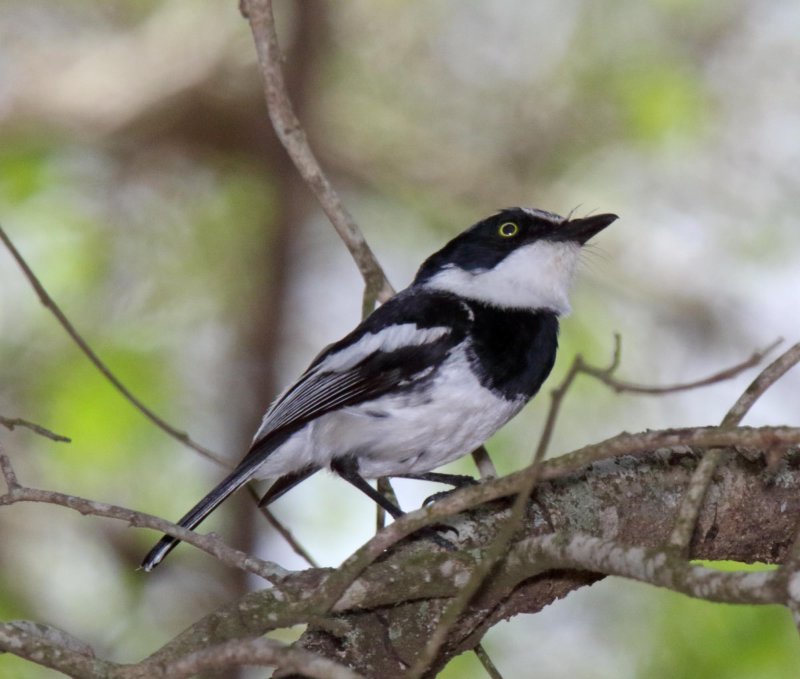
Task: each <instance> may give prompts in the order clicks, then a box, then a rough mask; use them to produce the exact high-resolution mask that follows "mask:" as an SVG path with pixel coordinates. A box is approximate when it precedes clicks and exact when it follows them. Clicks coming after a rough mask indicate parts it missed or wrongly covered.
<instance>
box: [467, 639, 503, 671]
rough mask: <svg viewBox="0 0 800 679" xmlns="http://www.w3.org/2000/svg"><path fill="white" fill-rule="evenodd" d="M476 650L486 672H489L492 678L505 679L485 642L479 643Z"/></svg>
mask: <svg viewBox="0 0 800 679" xmlns="http://www.w3.org/2000/svg"><path fill="white" fill-rule="evenodd" d="M474 650H475V655H476V656H478V660H480V663H481V665H483V669H485V670H486V674H488V675H489V677H490V678H491V679H503V675H502V674H500V670H498V669H497V666H496V665H495V664H494V662H493V661H492V659H491V658H490V657H489V654H488V653H487V652H486V649H485V648H484V647H483V644H478V645H477V646H476V647H475V649H474Z"/></svg>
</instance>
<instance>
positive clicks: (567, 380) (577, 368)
mask: <svg viewBox="0 0 800 679" xmlns="http://www.w3.org/2000/svg"><path fill="white" fill-rule="evenodd" d="M782 341H783V340H780V339H779V340H776V341H775V342H773V343H772V344H770V345H769V346H768V347H766V348H765V349H761V350H757V351H754V352H753V353H752V354H751V355H750V356H749V357H748V358H746V359H745V360H744V361H742V362H741V363H737V364H736V365H733V366H731V367H730V368H726V369H725V370H721V371H720V372H717V373H714V374H713V375H709V376H708V377H704V378H702V379H699V380H695V381H692V382H684V383H680V384H672V385H667V386H654V385H644V384H634V383H633V382H625V381H622V380H618V379H616V378H615V377H614V373H615V372H616V371H617V368H619V365H620V359H621V355H622V339H621V337H620V335H619V334H618V333H615V334H614V353H613V356H612V358H611V363H610V364H609V365H608V366H607V367H605V368H600V367H597V366H593V365H590V364H589V363H587V362H586V361H585V359H584V358H583V356H581V355H580V354H578V355H577V356H575V359H574V360H573V361H572V365H571V366H570V368H569V370H568V371H567V374H566V376H565V377H564V380H563V381H562V382H561V384H560V385H559V386H558V387H556V388H555V389H553V390H552V392H551V393H550V397H551V401H550V409H549V410H548V413H547V418H546V420H545V424H544V428H543V429H542V435H541V438H540V439H539V445H538V447H537V452H536V455H537V456H538V457H541V458H543V457H544V455H545V454H546V452H547V448H548V446H549V445H550V442H551V440H552V437H553V431H554V430H555V425H556V420H557V419H558V415H559V413H560V410H561V405H562V404H563V401H564V398H565V397H566V395H567V392H569V390H570V388H571V387H572V384H573V382H574V381H575V378H577V377H578V375H580V374H585V375H589V376H590V377H594V378H595V379H596V380H598V381H600V382H601V383H602V384H605V385H606V386H607V387H609V388H610V389H613V390H614V391H615V392H616V393H618V394H620V393H624V392H630V393H634V394H642V395H649V396H664V395H667V394H674V393H677V392H681V391H690V390H692V389H699V388H701V387H707V386H710V385H712V384H718V383H719V382H724V381H725V380H729V379H732V378H734V377H737V376H738V375H740V374H741V373H743V372H744V371H745V370H748V369H749V368H752V367H754V366H756V365H758V364H759V363H761V361H763V360H764V357H765V356H766V355H767V354H769V353H770V352H771V351H772V350H773V349H775V347H777V346H778V345H779V344H780V343H781V342H782Z"/></svg>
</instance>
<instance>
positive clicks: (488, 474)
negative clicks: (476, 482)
mask: <svg viewBox="0 0 800 679" xmlns="http://www.w3.org/2000/svg"><path fill="white" fill-rule="evenodd" d="M472 461H473V462H474V463H475V466H476V467H477V468H478V474H479V475H480V477H481V480H482V481H486V480H487V479H496V478H497V468H496V467H495V466H494V462H492V458H491V457H489V451H488V450H486V446H480V447H479V448H476V449H475V450H473V451H472Z"/></svg>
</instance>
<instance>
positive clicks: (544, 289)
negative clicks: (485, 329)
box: [413, 207, 617, 314]
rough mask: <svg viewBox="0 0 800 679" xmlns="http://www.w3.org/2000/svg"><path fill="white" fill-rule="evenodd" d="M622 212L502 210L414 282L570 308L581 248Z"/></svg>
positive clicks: (532, 305)
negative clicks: (574, 215)
mask: <svg viewBox="0 0 800 679" xmlns="http://www.w3.org/2000/svg"><path fill="white" fill-rule="evenodd" d="M615 219H617V216H616V215H612V214H603V215H593V216H591V217H583V218H579V219H568V218H564V217H560V216H559V215H556V214H553V213H552V212H545V211H543V210H535V209H532V208H522V207H515V208H509V209H506V210H501V211H500V212H498V213H497V214H494V215H492V216H491V217H487V218H486V219H484V220H482V221H480V222H478V223H477V224H475V225H474V226H471V227H470V228H469V229H467V230H466V231H464V232H463V233H462V234H460V235H458V236H456V237H455V238H454V239H453V240H451V241H450V242H449V243H448V244H447V245H445V246H444V247H443V248H442V249H441V250H439V251H438V252H436V253H434V254H433V255H431V256H430V257H428V259H427V260H425V262H424V263H423V264H422V266H421V267H420V269H419V271H418V272H417V276H416V278H415V279H414V283H413V285H415V286H425V287H429V288H433V289H436V290H443V291H446V292H451V293H453V294H456V295H459V296H461V297H466V298H469V299H474V300H478V301H480V302H484V303H486V304H490V305H492V306H496V307H503V308H510V309H530V310H541V309H548V310H550V311H553V312H555V313H557V314H564V313H567V312H569V310H570V307H569V300H568V292H569V287H570V283H571V282H572V276H573V273H574V271H575V266H576V264H577V262H578V256H579V253H580V250H581V247H582V246H583V245H585V244H586V242H587V241H588V240H589V239H590V238H592V237H593V236H595V235H597V234H598V233H599V232H600V231H602V230H603V229H604V228H605V227H607V226H608V225H609V224H611V222H613V221H614V220H615Z"/></svg>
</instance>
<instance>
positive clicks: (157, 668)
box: [116, 639, 364, 679]
mask: <svg viewBox="0 0 800 679" xmlns="http://www.w3.org/2000/svg"><path fill="white" fill-rule="evenodd" d="M244 665H271V666H274V667H277V668H278V669H280V670H283V671H288V672H292V673H297V674H298V675H301V676H303V677H312V678H313V679H364V678H363V675H361V674H358V673H356V672H353V671H352V670H350V669H348V668H347V667H345V666H344V665H340V664H339V663H336V662H333V661H332V660H328V659H327V658H323V657H320V656H318V655H315V654H313V653H309V652H308V651H304V650H302V649H295V648H287V647H286V646H284V645H283V644H281V643H279V642H277V641H274V640H272V639H234V640H231V641H226V642H224V643H221V644H217V645H215V646H210V647H207V648H203V649H200V650H198V651H195V652H193V653H190V654H188V655H186V656H184V657H181V658H178V659H177V660H174V661H171V662H164V661H160V662H143V663H140V664H138V665H131V666H129V667H128V668H125V669H124V670H123V671H120V672H119V673H117V675H116V676H117V678H118V679H161V678H162V677H163V679H183V678H184V677H194V676H196V675H198V674H201V673H204V672H211V671H214V670H216V671H220V670H225V669H228V668H231V667H240V666H244Z"/></svg>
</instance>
